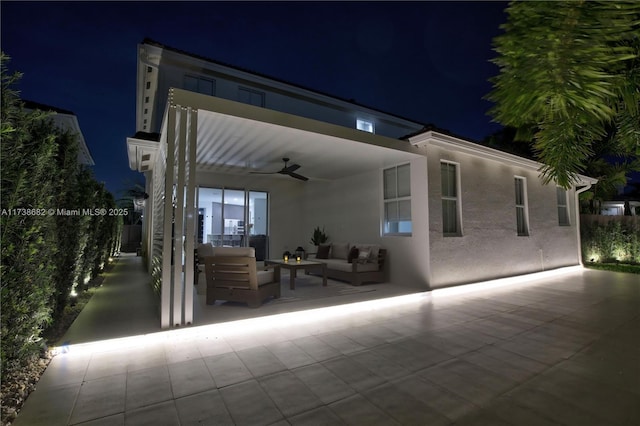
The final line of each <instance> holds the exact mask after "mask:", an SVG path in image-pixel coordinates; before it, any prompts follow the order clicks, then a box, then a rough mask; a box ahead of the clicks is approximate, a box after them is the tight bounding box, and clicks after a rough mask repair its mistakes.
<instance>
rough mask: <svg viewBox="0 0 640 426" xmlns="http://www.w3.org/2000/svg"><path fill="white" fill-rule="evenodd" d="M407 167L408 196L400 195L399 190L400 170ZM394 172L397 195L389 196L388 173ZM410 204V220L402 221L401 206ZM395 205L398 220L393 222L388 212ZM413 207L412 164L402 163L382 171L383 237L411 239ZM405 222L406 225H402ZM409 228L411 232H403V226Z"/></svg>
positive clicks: (406, 186)
mask: <svg viewBox="0 0 640 426" xmlns="http://www.w3.org/2000/svg"><path fill="white" fill-rule="evenodd" d="M403 167H407V171H408V172H407V174H406V176H407V179H408V182H406V185H405V188H406V189H407V190H408V193H407V194H402V195H400V194H399V192H401V191H399V188H400V184H399V181H400V180H399V179H398V176H399V174H398V169H400V168H403ZM390 170H394V172H395V173H394V178H395V188H394V191H395V193H394V194H393V196H387V181H386V176H387V171H390ZM407 202H408V204H409V209H408V212H409V218H408V220H400V207H399V206H400V204H401V203H403V204H404V203H407ZM391 205H395V209H396V214H397V217H398V220H395V221H392V220H389V219H388V215H387V212H388V211H389V210H388V208H387V206H391ZM411 210H412V205H411V163H402V164H398V165H395V166H392V167H386V168H384V169H382V235H383V236H402V237H410V236H411V235H412V234H413V219H412V215H411V213H412V212H411ZM402 222H404V225H403V224H402ZM407 223H408V226H409V229H410V230H409V231H401V230H400V228H401V227H402V226H407Z"/></svg>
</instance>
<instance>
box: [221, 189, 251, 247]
mask: <svg viewBox="0 0 640 426" xmlns="http://www.w3.org/2000/svg"><path fill="white" fill-rule="evenodd" d="M244 194H245V192H244V191H240V190H234V189H225V190H224V192H223V204H222V218H223V226H224V229H223V237H222V245H223V246H230V247H242V246H244V245H245V244H244V236H245V223H246V220H245V199H244Z"/></svg>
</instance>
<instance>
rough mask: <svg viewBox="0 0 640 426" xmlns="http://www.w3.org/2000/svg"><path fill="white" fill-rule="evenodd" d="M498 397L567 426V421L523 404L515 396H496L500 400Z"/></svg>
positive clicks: (552, 421)
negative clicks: (560, 420)
mask: <svg viewBox="0 0 640 426" xmlns="http://www.w3.org/2000/svg"><path fill="white" fill-rule="evenodd" d="M498 399H504V400H507V401H509V403H511V404H513V405H515V406H517V407H519V408H521V409H524V410H526V411H532V412H533V413H535V414H536V415H538V416H540V417H542V418H543V419H545V420H547V421H549V422H550V423H552V424H555V425H557V426H567V425H566V424H565V423H561V422H559V421H558V419H555V418H554V417H553V416H550V415H548V413H547V412H546V411H541V410H538V409H536V408H534V407H531V406H527V405H525V404H522V403H521V402H520V400H518V399H515V398H513V397H511V396H509V395H501V396H500V397H498V398H496V400H498Z"/></svg>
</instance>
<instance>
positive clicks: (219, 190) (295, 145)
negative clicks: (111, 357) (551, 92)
mask: <svg viewBox="0 0 640 426" xmlns="http://www.w3.org/2000/svg"><path fill="white" fill-rule="evenodd" d="M137 84H138V89H137V110H136V111H137V128H136V135H135V136H134V137H132V138H128V139H127V147H128V152H129V165H130V167H131V168H132V169H134V170H138V171H140V172H143V173H144V174H145V178H146V185H147V186H146V192H147V193H148V194H150V197H149V198H148V199H147V201H146V206H145V210H146V211H145V215H144V218H145V223H144V235H143V247H144V248H145V251H146V256H147V260H148V264H149V265H150V268H151V270H152V274H153V275H154V278H155V279H156V280H157V282H158V283H159V285H160V288H161V290H160V293H161V324H162V326H163V327H168V326H171V325H180V324H188V323H191V322H192V320H193V299H192V294H193V289H192V285H193V284H192V283H193V262H194V249H195V247H196V246H197V244H198V242H199V241H206V242H212V243H213V244H218V245H248V244H252V243H254V242H255V241H257V239H260V240H261V241H263V242H264V244H265V247H264V250H265V251H266V256H267V257H269V256H270V257H279V256H280V255H281V254H282V252H284V251H285V250H295V248H296V247H297V246H300V245H302V246H306V245H307V244H308V242H309V239H310V237H311V235H312V231H313V229H314V228H315V227H316V226H321V227H324V228H325V230H326V232H327V234H328V235H329V237H330V239H331V241H334V242H338V241H349V242H352V243H353V242H359V243H373V244H380V245H381V246H383V247H385V248H387V249H388V266H389V268H388V270H389V276H388V279H389V281H390V282H392V283H397V284H399V285H407V286H413V287H415V288H416V289H422V290H428V289H432V288H436V287H443V286H450V285H455V284H461V283H467V282H473V281H479V280H486V279H492V278H499V277H506V276H510V275H517V274H525V273H529V272H536V271H542V270H547V269H552V268H558V267H562V266H568V265H576V264H580V246H579V245H580V243H579V233H578V229H579V222H578V220H579V216H578V212H577V209H576V205H577V192H579V191H582V190H585V189H587V188H588V187H589V186H590V185H591V184H593V183H595V182H596V181H595V180H594V179H590V178H587V177H583V176H580V182H579V183H578V188H572V189H570V190H568V191H564V190H562V189H559V188H556V187H555V186H554V185H543V184H542V182H541V180H540V179H539V176H538V169H539V168H540V166H541V164H540V163H537V162H534V161H531V160H527V159H524V158H521V157H517V156H514V155H511V154H507V153H504V152H501V151H497V150H495V149H491V148H487V147H484V146H481V145H478V144H475V143H473V142H470V141H467V140H464V139H463V138H459V137H455V136H452V135H449V134H447V133H446V132H443V131H439V130H437V129H435V128H430V127H425V126H423V124H421V123H418V122H415V121H412V120H408V119H405V118H402V117H398V116H395V115H393V114H388V113H384V112H382V111H378V110H376V109H373V108H367V107H364V106H361V105H358V104H356V103H353V102H350V101H347V100H344V99H339V98H335V97H332V96H330V95H327V94H323V93H318V92H315V91H313V90H310V89H306V88H303V87H300V86H297V85H294V84H290V83H286V82H284V81H281V80H276V79H273V78H269V77H267V76H263V75H260V74H256V73H252V72H249V71H247V70H242V69H238V68H235V67H232V66H229V65H224V64H221V63H219V62H216V61H213V60H210V59H206V58H202V57H199V56H194V55H190V54H187V53H185V52H182V51H179V50H176V49H173V48H169V47H166V46H163V45H161V44H159V43H157V42H154V41H151V40H145V41H143V42H142V43H141V44H140V45H139V46H138V83H137ZM202 92H204V93H202ZM282 158H290V163H289V164H299V165H300V166H301V167H300V168H299V169H298V170H297V171H296V173H299V174H300V175H303V176H306V177H308V178H309V179H308V181H302V180H299V179H294V178H291V177H290V176H286V175H282V174H278V173H275V172H277V171H278V170H280V169H281V168H282V167H283V165H284V164H283V162H282V160H281V159H282ZM256 172H258V173H269V172H271V173H274V174H271V175H269V174H256ZM252 245H253V244H252ZM172 262H175V263H177V264H181V265H183V266H184V267H175V266H177V265H173V264H172Z"/></svg>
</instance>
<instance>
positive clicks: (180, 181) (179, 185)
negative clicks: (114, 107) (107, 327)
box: [171, 106, 187, 327]
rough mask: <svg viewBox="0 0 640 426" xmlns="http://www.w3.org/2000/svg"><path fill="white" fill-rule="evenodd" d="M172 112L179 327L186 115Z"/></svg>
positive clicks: (177, 319)
mask: <svg viewBox="0 0 640 426" xmlns="http://www.w3.org/2000/svg"><path fill="white" fill-rule="evenodd" d="M171 109H172V110H174V111H175V115H176V124H177V129H176V137H177V140H176V144H175V148H176V157H177V158H176V160H177V161H176V163H175V165H174V166H173V171H174V173H175V180H176V186H175V198H174V205H175V220H174V224H173V232H174V238H173V306H172V309H173V312H172V314H173V325H174V326H176V327H179V326H180V325H181V324H182V307H183V306H184V297H183V296H184V293H183V290H184V285H183V275H184V272H185V271H184V263H183V259H184V256H183V252H184V207H185V203H184V184H185V172H184V166H185V164H184V157H185V152H184V151H185V150H184V148H185V147H184V145H185V141H186V139H187V129H186V121H187V115H186V114H185V111H184V110H183V109H182V108H181V107H180V106H172V107H171Z"/></svg>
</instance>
